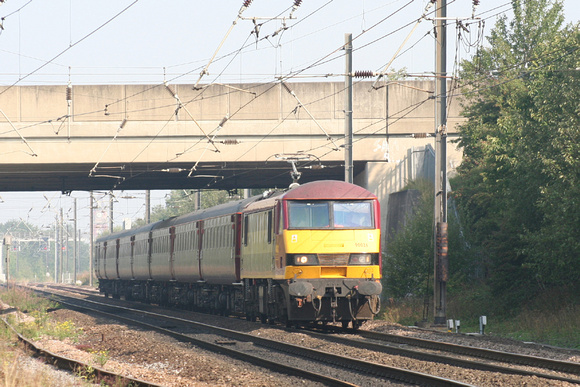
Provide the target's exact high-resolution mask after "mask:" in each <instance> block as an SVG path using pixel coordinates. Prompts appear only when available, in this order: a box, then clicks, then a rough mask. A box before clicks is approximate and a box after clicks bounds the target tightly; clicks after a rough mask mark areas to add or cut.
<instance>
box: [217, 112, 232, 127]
mask: <svg viewBox="0 0 580 387" xmlns="http://www.w3.org/2000/svg"><path fill="white" fill-rule="evenodd" d="M229 119H230V115H229V114H226V116H225V117H224V118H222V121H221V122H220V124H219V125H218V126H221V127H223V126H224V124H225V123H226V122H227V121H228V120H229Z"/></svg>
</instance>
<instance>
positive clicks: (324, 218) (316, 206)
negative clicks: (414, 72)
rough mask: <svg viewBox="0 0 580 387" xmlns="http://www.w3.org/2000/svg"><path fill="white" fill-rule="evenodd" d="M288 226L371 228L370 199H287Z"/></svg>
mask: <svg viewBox="0 0 580 387" xmlns="http://www.w3.org/2000/svg"><path fill="white" fill-rule="evenodd" d="M288 216H289V227H290V228H372V226H373V222H372V203H371V202H370V201H355V202H352V201H332V202H326V201H313V202H304V201H289V202H288Z"/></svg>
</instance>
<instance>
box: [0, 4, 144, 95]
mask: <svg viewBox="0 0 580 387" xmlns="http://www.w3.org/2000/svg"><path fill="white" fill-rule="evenodd" d="M138 2H139V0H134V1H133V2H132V3H131V4H129V5H128V6H126V7H125V8H123V9H122V10H121V11H120V12H118V13H117V14H116V15H114V16H113V17H111V18H110V19H109V20H107V21H106V22H105V23H103V24H101V25H100V26H99V27H97V28H96V29H94V30H92V31H91V32H89V33H88V34H86V35H85V36H83V37H82V38H81V39H79V40H77V41H76V42H74V43H72V44H70V45H69V46H68V47H67V48H65V49H64V50H62V51H61V52H59V53H58V54H57V55H55V56H54V57H52V59H50V60H48V61H47V62H45V63H44V64H42V65H41V66H39V67H37V68H36V69H35V70H33V71H31V72H29V73H28V74H26V75H24V76H22V77H20V78H19V79H18V80H17V81H16V82H14V83H12V84H11V85H10V86H8V87H6V88H5V89H4V90H2V91H0V95H2V94H4V93H6V92H7V91H8V90H10V89H11V88H13V87H14V86H16V85H17V84H18V83H20V82H21V81H23V80H24V79H26V78H28V77H30V76H31V75H33V74H35V73H36V72H38V71H39V70H41V69H43V68H44V67H46V66H48V65H49V64H50V63H52V62H53V61H54V60H56V59H57V58H59V57H61V56H62V55H63V54H64V53H66V52H67V51H69V50H70V49H71V48H73V47H75V46H76V45H78V44H79V43H81V42H83V41H85V40H86V39H87V38H89V37H90V36H92V35H94V34H95V33H96V32H97V31H99V30H101V29H102V28H103V27H105V26H106V25H107V24H109V23H111V22H112V21H113V20H115V19H116V18H118V17H119V16H121V15H122V14H123V13H125V12H126V11H127V10H128V9H129V8H131V7H132V6H134V5H135V4H137V3H138Z"/></svg>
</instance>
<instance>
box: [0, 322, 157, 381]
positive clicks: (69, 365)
mask: <svg viewBox="0 0 580 387" xmlns="http://www.w3.org/2000/svg"><path fill="white" fill-rule="evenodd" d="M0 320H1V321H2V322H3V323H4V325H5V326H6V327H8V329H10V330H11V331H12V332H13V333H14V334H15V335H16V336H17V337H18V341H19V342H20V343H22V344H23V346H24V349H25V350H26V351H27V352H29V353H32V354H33V355H34V356H35V357H40V358H42V359H44V361H45V362H46V363H48V364H52V365H54V366H55V367H57V368H59V369H63V370H67V371H72V372H74V373H75V374H76V375H82V376H83V377H84V378H86V380H90V381H93V382H95V383H99V384H102V383H105V384H106V385H119V386H134V387H162V386H161V385H159V384H154V383H151V382H147V381H144V380H140V379H135V378H132V377H129V376H127V375H121V374H118V373H115V372H111V371H107V370H105V369H103V368H100V367H96V366H95V365H90V364H87V363H84V362H82V361H78V360H75V359H71V358H68V357H64V356H60V355H57V354H55V353H53V352H50V351H47V350H44V349H42V348H39V347H37V346H36V345H35V344H34V343H33V342H32V341H31V340H29V339H28V338H26V337H24V336H23V335H21V334H20V333H18V332H17V330H16V329H15V328H14V327H13V326H12V325H11V324H10V323H9V322H8V321H7V320H6V319H5V318H3V317H2V318H0Z"/></svg>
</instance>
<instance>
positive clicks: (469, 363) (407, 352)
mask: <svg viewBox="0 0 580 387" xmlns="http://www.w3.org/2000/svg"><path fill="white" fill-rule="evenodd" d="M296 331H297V332H299V331H301V330H296ZM360 332H366V331H357V333H360ZM308 334H309V335H311V336H313V337H317V338H319V339H321V340H326V341H333V342H335V343H339V344H343V345H349V346H353V347H357V348H364V349H368V350H371V351H376V352H384V353H389V354H392V355H398V356H405V357H410V358H413V359H417V360H424V361H431V362H438V363H444V364H448V365H451V366H456V367H462V368H471V369H476V370H480V371H489V372H500V373H504V374H512V375H522V376H535V377H539V378H544V379H552V380H558V381H564V382H568V383H574V384H580V379H574V378H568V377H565V376H559V375H552V374H545V373H542V372H535V371H528V370H522V369H519V368H510V367H505V366H501V365H495V364H487V363H482V362H480V361H473V360H466V359H459V358H456V357H450V356H446V355H440V354H434V353H427V352H421V351H417V350H413V349H408V348H400V347H394V346H391V345H387V344H379V343H373V342H369V341H363V340H357V339H351V338H345V337H338V336H329V335H328V334H324V333H318V332H313V331H310V332H308ZM397 337H398V336H397ZM468 348H469V347H468ZM542 359H543V358H542ZM548 360H549V359H548Z"/></svg>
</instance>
